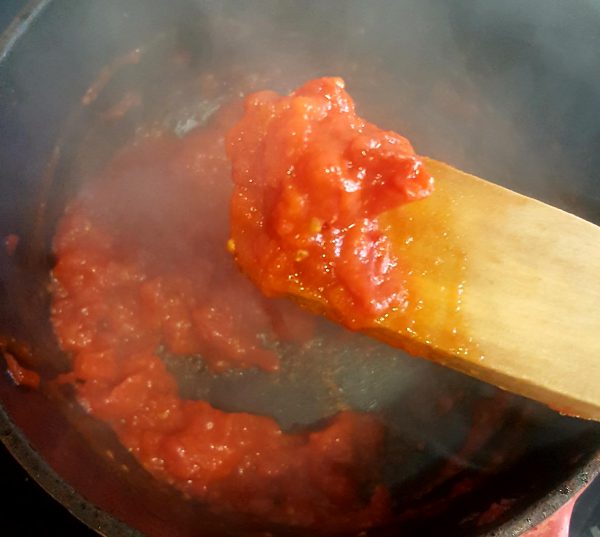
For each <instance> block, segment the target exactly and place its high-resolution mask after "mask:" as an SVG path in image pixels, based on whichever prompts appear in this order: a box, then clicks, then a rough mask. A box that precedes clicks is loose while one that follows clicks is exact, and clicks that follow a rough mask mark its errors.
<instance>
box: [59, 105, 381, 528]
mask: <svg viewBox="0 0 600 537" xmlns="http://www.w3.org/2000/svg"><path fill="white" fill-rule="evenodd" d="M240 113H241V110H240V109H239V108H237V107H236V106H232V107H230V108H228V109H226V110H224V111H223V112H222V113H220V114H218V115H217V116H216V117H215V118H214V119H213V120H212V121H211V122H210V124H209V125H207V126H204V127H201V128H197V129H196V130H194V131H191V132H190V133H188V134H187V135H186V136H185V137H183V138H181V139H180V138H177V137H176V136H174V135H170V134H160V135H156V134H152V135H147V136H142V137H140V138H139V139H138V140H137V141H136V142H134V143H132V144H131V145H130V146H128V147H126V148H124V149H123V150H122V151H121V152H120V153H119V154H118V155H117V156H116V157H115V158H114V159H113V160H112V161H111V162H110V163H109V164H108V165H107V166H106V167H105V169H104V170H102V171H101V172H100V173H99V174H98V177H96V178H95V180H92V181H89V182H88V183H87V184H86V186H85V187H84V188H83V189H82V191H81V193H80V194H79V195H78V196H77V197H76V198H75V199H74V200H73V201H72V202H71V203H70V205H69V206H68V208H67V209H66V211H65V214H64V216H63V218H62V220H61V221H60V223H59V226H58V229H57V232H56V235H55V239H54V251H55V254H56V259H57V261H56V265H55V267H54V269H53V291H52V322H53V326H54V330H55V333H56V335H57V338H58V341H59V343H60V345H61V347H62V348H63V349H64V350H65V351H68V352H69V353H70V355H71V356H72V364H73V371H72V372H71V373H70V374H68V375H65V376H63V377H62V378H63V379H64V380H66V381H70V382H72V383H73V386H74V387H75V389H76V393H77V396H78V399H79V401H80V402H81V404H82V405H83V406H84V407H85V408H86V409H88V411H89V412H90V413H91V414H93V415H94V416H96V417H98V418H99V419H102V420H104V421H106V422H107V423H108V424H110V426H111V427H112V428H113V429H114V430H115V432H116V433H117V435H118V436H119V438H120V440H121V442H122V443H123V444H124V446H125V447H126V448H127V449H128V450H130V452H131V453H132V454H133V455H134V456H135V457H136V458H137V459H138V460H139V461H140V463H141V464H142V465H143V466H144V467H145V468H146V469H147V470H148V471H150V472H151V473H152V474H153V475H154V476H156V477H157V478H158V479H160V480H163V481H165V482H167V483H170V484H171V485H173V486H174V487H177V488H178V489H180V490H181V491H183V492H185V493H187V494H189V495H191V496H193V497H196V498H198V499H200V500H201V501H204V502H206V503H208V504H209V505H210V506H212V508H213V509H215V510H225V511H227V510H234V511H237V512H242V513H248V514H251V515H256V516H258V517H260V518H261V519H263V520H265V521H270V522H278V523H285V524H291V525H298V526H304V527H313V528H319V529H325V530H331V531H337V530H344V529H345V530H359V529H362V528H368V527H371V526H375V525H378V524H381V523H383V522H384V521H385V520H386V519H387V518H388V516H389V513H390V506H389V503H390V502H389V494H388V491H387V490H386V488H385V487H384V486H383V485H381V484H380V475H379V474H380V471H381V461H382V455H383V443H384V437H385V428H384V426H383V425H382V423H381V422H380V421H379V420H378V419H377V418H376V417H375V416H373V415H370V414H366V413H359V412H352V411H344V412H341V413H339V414H337V415H335V416H333V417H331V418H330V419H329V420H328V421H326V422H325V423H324V424H319V425H318V426H315V427H314V428H311V429H310V430H304V431H300V432H296V433H287V432H284V431H283V430H282V429H281V427H280V426H279V425H278V424H277V422H276V421H275V420H273V419H272V418H270V417H265V416H259V415H253V414H249V413H244V412H224V411H222V410H219V409H217V408H214V407H213V406H211V405H210V404H209V403H208V402H205V401H199V400H187V399H183V398H182V397H181V396H180V395H179V390H178V386H177V382H176V379H175V378H174V377H173V376H172V374H171V373H170V372H169V371H168V370H167V368H166V365H165V363H164V362H163V358H164V357H165V356H169V357H170V358H176V357H178V356H190V355H194V356H197V357H198V359H202V360H203V361H204V363H205V364H206V365H207V367H209V368H210V369H211V370H212V371H213V372H215V373H220V372H225V371H229V370H232V369H236V370H239V369H247V368H259V369H262V370H263V371H265V372H267V373H273V372H276V371H277V369H278V368H279V357H278V355H277V353H276V352H275V351H274V350H273V349H274V347H273V345H271V344H270V343H272V342H274V341H279V340H285V341H305V340H306V339H307V338H310V336H311V332H312V323H313V321H312V318H310V317H309V316H308V315H307V314H305V313H303V312H302V311H300V310H299V309H298V308H296V307H295V306H294V305H290V304H288V303H286V302H285V301H280V300H271V299H267V298H265V297H264V296H263V295H262V294H261V293H260V292H259V290H258V289H256V288H255V286H254V285H253V284H252V283H251V282H250V281H248V280H247V279H246V278H245V277H244V276H243V275H241V274H240V273H239V270H238V269H237V267H236V265H235V263H234V261H233V259H232V257H231V255H230V254H229V253H228V252H227V247H226V244H227V239H228V237H229V232H228V227H229V214H228V207H229V202H230V198H231V191H232V185H231V181H230V173H231V171H230V165H229V162H228V159H227V157H226V154H225V145H224V138H225V134H224V133H225V132H226V131H227V130H228V129H229V128H230V127H231V125H232V124H233V121H234V117H235V118H237V117H239V114H240ZM370 210H371V209H369V211H370ZM230 247H231V245H230Z"/></svg>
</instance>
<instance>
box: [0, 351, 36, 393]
mask: <svg viewBox="0 0 600 537" xmlns="http://www.w3.org/2000/svg"><path fill="white" fill-rule="evenodd" d="M2 356H3V357H4V360H5V362H6V370H7V371H8V374H9V375H10V378H11V379H12V380H13V382H14V383H15V384H16V385H17V386H25V387H27V388H32V389H37V388H38V387H39V385H40V376H39V374H38V373H36V372H35V371H32V370H31V369H27V368H26V367H23V366H22V365H21V364H20V363H19V362H18V361H17V359H16V358H15V357H14V356H13V355H12V354H11V353H10V352H7V351H4V352H3V353H2Z"/></svg>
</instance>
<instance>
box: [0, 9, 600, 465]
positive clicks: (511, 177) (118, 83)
mask: <svg viewBox="0 0 600 537" xmlns="http://www.w3.org/2000/svg"><path fill="white" fill-rule="evenodd" d="M127 6H129V7H124V6H123V3H121V2H119V1H113V2H81V3H76V5H73V6H72V8H71V11H69V21H67V23H68V24H69V25H72V27H73V28H75V27H77V26H78V25H80V26H81V27H83V28H85V29H87V30H90V29H91V30H90V31H89V32H82V35H81V36H77V37H74V38H73V42H71V41H69V40H68V39H67V38H66V37H65V38H64V39H63V38H60V31H61V30H60V28H58V27H57V29H56V35H54V36H50V37H43V36H42V37H41V38H39V39H48V42H47V43H42V46H40V47H38V48H42V49H43V51H44V52H43V53H42V54H40V55H39V56H37V55H36V56H35V57H33V58H31V61H32V63H30V64H23V65H20V66H18V67H16V68H15V70H14V72H13V76H14V83H15V88H16V90H17V91H18V92H20V94H21V95H22V99H23V100H24V101H23V107H22V110H24V112H23V116H22V117H21V118H20V121H21V131H20V132H19V133H17V134H19V136H18V137H16V139H17V140H20V141H21V143H24V142H23V140H24V139H27V137H26V135H25V134H24V133H26V132H27V131H28V129H30V130H31V131H35V130H38V129H49V130H50V133H51V136H50V137H49V138H48V139H47V140H46V142H44V143H46V145H47V147H41V148H40V149H39V151H43V150H47V151H48V152H49V150H50V146H49V142H48V140H50V141H52V140H54V139H55V138H56V136H58V127H57V126H58V125H60V124H61V123H62V122H63V121H62V118H63V117H66V115H67V113H68V109H69V107H71V106H73V103H79V102H80V100H81V97H82V96H83V95H84V94H85V92H86V89H87V88H89V87H90V85H91V83H92V82H93V80H94V77H95V76H97V73H98V72H100V70H101V68H102V67H104V66H105V65H106V64H107V63H108V62H110V61H112V60H114V59H115V58H117V57H120V56H122V55H124V54H127V53H129V52H130V51H132V50H135V49H136V48H138V47H143V48H144V51H145V52H144V56H143V57H142V59H141V61H140V63H139V65H138V64H136V65H132V66H130V69H129V68H128V69H125V70H123V71H120V72H119V73H117V74H116V75H115V77H114V79H112V80H111V81H110V83H108V84H107V85H106V87H105V89H104V90H103V91H102V94H101V95H99V96H98V99H97V101H94V106H95V107H97V109H96V108H90V110H89V111H86V112H85V113H84V120H86V121H89V122H95V121H97V120H98V118H101V114H100V113H96V112H102V111H107V110H111V106H113V105H115V103H118V102H120V99H122V98H123V96H124V95H127V92H128V91H131V89H132V88H133V89H135V90H136V91H139V92H140V93H139V95H140V97H139V105H136V106H132V107H130V108H129V109H127V110H126V111H125V113H124V114H123V118H122V120H121V121H119V122H113V123H111V122H110V121H108V122H107V121H105V120H102V121H104V123H101V128H100V130H99V131H97V132H95V133H93V134H92V135H89V136H87V138H85V139H84V140H83V143H82V139H81V138H77V137H75V138H73V139H72V140H71V142H72V143H73V144H75V143H77V144H78V145H86V146H87V151H86V153H85V156H86V158H87V164H86V166H84V167H78V168H76V169H75V171H72V172H71V174H70V176H71V186H73V188H75V186H76V183H78V182H80V181H81V180H83V178H84V177H85V176H86V174H85V173H84V170H85V169H91V170H93V168H94V167H96V168H97V167H98V166H100V165H101V164H102V163H103V162H105V161H106V160H107V159H108V157H109V156H110V154H111V152H113V151H115V150H116V149H118V147H119V144H121V143H123V142H125V141H126V139H127V138H128V137H129V138H132V137H134V136H135V135H136V130H137V128H138V126H139V125H140V124H156V125H159V124H160V125H162V126H164V124H167V125H172V127H173V130H174V131H176V132H177V134H179V135H183V134H185V132H187V131H188V130H189V128H190V127H193V126H196V125H201V124H202V123H203V122H204V121H206V120H207V119H208V117H209V116H210V115H211V114H212V113H214V111H215V109H216V108H217V107H218V106H219V105H220V104H222V102H224V100H225V99H224V98H223V95H226V96H227V97H235V96H238V97H239V89H236V88H237V87H238V86H236V84H237V83H241V84H242V86H243V88H244V91H250V90H258V89H266V88H268V89H274V90H277V91H280V92H287V91H290V90H292V89H293V88H294V87H296V86H298V85H299V84H301V83H302V82H304V81H305V80H306V79H308V78H314V77H317V76H324V75H338V76H342V77H343V78H345V79H346V82H347V86H348V90H349V92H350V94H351V95H352V96H353V97H354V98H355V100H356V102H357V105H358V110H359V112H360V114H361V115H363V116H364V117H366V118H367V119H369V120H370V121H372V122H374V123H377V124H379V125H381V126H382V127H385V128H388V129H393V130H397V131H398V132H400V133H401V134H404V135H406V136H407V137H408V138H409V139H411V140H412V141H413V143H414V146H415V148H416V150H417V152H419V153H421V154H424V155H428V156H431V157H434V158H438V159H440V160H444V161H447V162H449V163H450V164H453V165H455V166H457V167H459V168H462V169H465V170H467V171H470V172H472V173H475V174H477V175H481V176H483V177H485V178H487V179H489V180H492V181H495V182H498V183H500V184H503V185H505V186H508V187H510V188H512V189H515V190H517V191H520V192H523V193H525V194H528V195H533V196H536V197H538V198H541V199H543V200H545V201H548V202H550V203H553V204H555V205H559V206H561V207H564V208H566V209H568V210H571V211H573V212H576V213H579V214H581V215H582V216H585V217H588V218H596V219H600V211H599V210H598V208H600V188H599V186H598V185H599V184H600V180H599V178H598V172H597V170H599V169H600V151H598V147H599V144H600V64H599V61H598V51H600V31H599V30H598V28H600V9H598V4H597V3H595V2H594V1H593V0H581V1H575V0H571V1H568V2H558V1H554V0H530V1H528V2H523V0H504V1H502V2H472V1H468V0H446V1H440V0H438V1H436V0H403V1H398V0H387V1H384V0H373V1H369V2H367V1H366V0H361V1H358V0H355V1H340V2H338V1H335V2H321V1H316V0H310V1H275V0H265V1H263V2H260V3H257V2H222V1H200V0H193V1H188V2H185V1H180V2H176V1H171V2H164V1H163V0H156V1H152V2H150V1H139V2H134V3H128V4H127ZM132 6H137V7H132ZM47 9H48V14H47V16H48V17H54V18H55V19H58V18H60V17H59V14H58V12H55V11H54V10H55V9H58V8H55V7H54V6H53V5H51V6H50V7H49V8H47ZM77 20H79V21H80V22H79V23H74V22H72V21H77ZM84 36H85V37H84ZM53 37H54V41H53ZM53 43H54V44H53ZM179 53H183V56H182V57H183V58H184V64H183V65H184V66H183V67H182V68H181V69H179V70H175V71H173V72H174V73H176V74H173V75H172V76H171V75H169V76H165V70H164V65H165V63H166V62H168V61H171V60H172V59H173V58H174V56H175V55H176V54H179ZM169 73H171V71H169ZM211 77H212V80H213V82H214V83H213V84H212V86H211V85H210V83H209V82H208V81H209V80H211ZM207 88H208V89H207ZM135 95H138V94H137V93H136V94H135ZM136 99H137V97H136ZM49 101H50V102H54V101H56V102H59V103H62V104H60V106H58V107H48V106H47V103H48V102H49ZM136 102H138V101H136ZM61 114H62V115H61ZM138 134H139V133H138ZM35 143H36V144H39V143H40V142H38V141H37V139H36V141H35ZM69 153H70V152H69ZM3 160H4V158H3ZM90 163H91V164H90ZM29 172H30V173H31V175H32V177H34V176H35V174H36V173H37V174H38V176H39V173H40V172H41V170H29ZM34 172H35V173H34ZM89 173H90V174H91V172H89ZM59 179H60V180H61V181H62V180H64V179H65V176H61V177H60V178H59ZM133 183H139V182H138V181H133ZM69 194H72V191H71V192H70V193H69ZM143 195H144V194H143V192H142V191H140V190H139V189H136V190H135V191H132V192H131V195H129V196H127V199H128V200H132V201H134V200H136V199H138V200H139V199H140V196H143ZM143 201H144V202H149V200H148V199H145V200H143ZM159 202H160V200H159ZM594 203H595V205H594ZM55 206H56V207H59V208H60V207H61V201H60V200H59V201H57V202H56V203H55ZM590 207H591V209H589V208H590ZM594 211H596V212H594ZM147 212H148V214H152V211H151V210H148V211H147ZM55 216H56V215H55ZM158 224H160V225H166V223H164V222H157V225H158ZM363 344H364V345H367V344H366V343H363ZM349 346H350V345H349ZM369 353H371V354H373V355H378V353H379V354H381V355H382V358H381V359H380V360H378V359H377V357H375V358H374V359H373V360H372V361H370V362H368V364H367V363H366V362H364V361H361V360H359V363H358V364H357V363H356V362H354V366H353V370H354V371H355V372H356V373H357V374H356V375H354V376H353V375H347V376H346V377H344V374H343V372H342V367H343V365H341V364H340V365H339V368H340V370H339V371H338V370H337V369H336V370H335V371H334V372H333V373H335V375H338V376H339V377H340V378H341V380H340V383H343V384H344V386H343V387H344V388H345V389H347V390H348V392H351V395H350V396H349V397H348V399H349V400H350V401H351V402H352V404H353V406H354V407H357V408H363V409H364V410H382V409H392V410H393V409H400V412H402V410H403V408H404V407H403V401H409V402H410V404H411V408H413V409H415V412H416V413H415V415H418V410H419V408H420V401H415V386H419V385H421V384H422V383H423V382H424V380H426V379H430V378H433V377H435V380H431V381H430V384H437V383H439V384H440V385H442V389H444V388H443V387H444V386H446V385H450V386H451V387H452V390H454V389H455V388H456V389H457V390H458V389H459V388H458V387H456V384H460V386H462V387H464V388H465V390H471V392H472V393H478V394H480V395H481V396H482V397H487V396H488V395H489V394H488V391H489V390H490V389H489V388H487V387H481V386H480V385H477V384H475V383H474V381H470V380H469V379H466V378H463V377H462V376H461V377H455V376H454V374H451V373H440V375H437V373H435V372H433V371H434V369H435V366H432V365H431V364H426V363H425V362H423V363H421V362H413V361H410V359H408V358H405V357H403V356H402V355H401V354H399V353H397V354H396V356H397V357H396V358H394V360H392V359H390V357H389V356H388V355H387V354H388V352H387V351H385V350H383V351H380V350H369ZM365 354H368V353H367V352H366V351H365ZM359 358H360V357H359ZM345 363H347V362H345ZM407 364H409V365H408V366H407ZM396 366H397V367H398V369H394V371H393V372H390V367H393V368H395V367H396ZM336 367H337V366H336ZM407 370H410V374H409V375H408V376H407V375H406V371H407ZM444 375H447V377H445V376H444ZM232 378H233V377H232ZM390 379H392V380H393V382H392V380H390ZM457 379H458V380H457ZM226 381H227V379H225V380H221V381H220V383H221V384H220V387H219V390H220V392H219V393H227V396H229V393H230V392H231V387H232V386H233V387H234V390H235V382H237V381H236V380H235V378H233V380H232V381H231V384H229V385H227V382H226ZM292 382H296V381H295V380H294V379H292ZM265 384H266V383H265ZM460 389H462V388H460ZM280 391H281V390H280ZM248 393H249V392H246V393H245V395H244V397H245V398H246V399H244V401H243V405H242V406H243V407H244V408H247V403H248V401H256V405H255V407H256V409H257V411H258V410H260V409H261V408H267V406H268V405H267V404H266V403H264V406H263V407H261V402H260V400H259V398H260V397H261V396H263V395H264V394H267V395H264V396H265V397H266V398H268V397H269V395H268V386H266V385H261V386H260V387H259V388H257V390H256V392H252V393H251V394H250V395H248ZM261 394H262V395H261ZM305 395H306V394H305V393H302V394H300V396H301V397H300V402H299V403H298V404H297V405H296V406H297V407H298V408H300V407H301V403H302V401H301V399H302V397H305ZM285 396H286V394H285V393H284V394H283V397H285ZM267 400H268V399H265V401H267ZM226 404H229V406H230V407H232V408H234V407H235V406H236V405H235V402H231V401H230V402H229V403H224V404H223V406H226ZM431 406H433V403H431ZM427 408H430V407H427ZM315 412H317V411H315ZM434 413H435V412H434V411H433V410H432V411H431V413H429V412H423V417H424V419H426V418H427V417H430V415H432V414H434ZM390 414H393V412H391V411H390ZM425 414H427V416H425ZM455 416H456V414H455ZM284 418H285V416H281V419H282V420H283V419H284ZM300 419H301V418H300V417H299V418H298V421H299V420H300ZM311 419H313V418H312V416H311ZM453 419H454V418H453ZM468 419H469V418H468V417H465V419H464V422H468ZM427 425H428V427H429V429H426V431H427V432H429V431H432V435H435V432H436V431H435V429H436V428H437V424H433V423H428V424H427ZM403 426H405V427H407V428H409V429H410V430H403V431H402V430H401V431H400V433H403V434H405V435H408V436H410V435H411V434H412V435H413V436H416V437H418V438H421V437H422V436H423V435H422V434H421V433H422V431H421V429H422V427H423V425H422V423H421V422H419V421H418V420H417V421H416V422H414V421H413V422H409V423H408V424H406V423H404V424H403V425H397V427H398V428H399V429H400V428H401V427H403ZM461 426H463V427H464V426H465V425H464V423H463V424H462V425H461V424H456V430H459V429H460V427H461ZM449 435H450V436H452V435H451V434H449ZM452 442H455V438H454V437H453V438H452ZM452 442H451V441H450V440H449V441H448V443H449V444H450V443H452ZM451 447H456V446H446V447H444V446H442V447H440V451H442V452H443V453H444V454H446V452H445V451H444V450H445V449H448V450H450V448H451Z"/></svg>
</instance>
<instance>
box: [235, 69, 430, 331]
mask: <svg viewBox="0 0 600 537" xmlns="http://www.w3.org/2000/svg"><path fill="white" fill-rule="evenodd" d="M227 150H228V154H229V157H230V158H231V161H232V167H233V180H234V183H235V188H234V192H233V197H232V204H231V243H230V244H231V245H232V250H234V255H235V259H236V261H237V262H238V264H239V265H240V266H241V268H242V269H243V270H244V272H245V273H246V274H247V275H248V276H249V277H250V278H251V279H252V280H253V281H254V283H255V284H257V285H258V286H259V287H260V289H261V290H262V291H263V292H264V293H265V294H266V295H267V296H288V295H289V296H293V297H296V298H300V299H302V300H303V301H304V302H305V303H307V304H308V305H311V304H317V305H322V304H326V305H327V306H326V307H327V312H328V315H329V316H330V317H333V318H334V319H335V320H337V321H339V322H341V323H343V324H345V325H346V326H348V327H350V328H364V327H365V326H368V325H369V324H370V323H371V321H372V320H373V319H374V318H379V317H381V316H382V315H384V314H385V313H386V312H387V311H389V310H390V309H392V308H400V309H402V308H404V307H405V306H406V300H407V290H406V286H405V278H406V268H405V267H403V266H402V264H401V260H399V259H398V258H397V257H396V256H395V255H394V253H393V252H392V248H391V243H390V240H389V238H388V237H387V236H386V234H385V233H384V230H382V229H380V226H379V222H378V220H377V217H378V216H379V215H380V214H381V213H383V212H385V211H387V210H390V209H392V208H395V207H398V206H399V205H402V204H404V203H407V202H411V201H415V200H419V199H421V198H424V197H425V196H427V195H428V194H430V193H431V192H432V190H433V178H432V177H431V176H430V175H429V174H428V173H427V171H426V170H425V168H424V166H423V162H422V160H421V159H420V158H419V157H418V156H417V155H416V154H415V152H414V150H413V148H412V146H411V145H410V143H409V141H408V140H407V139H406V138H403V137H402V136H400V135H398V134H396V133H394V132H391V131H384V130H381V129H380V128H378V127H376V126H375V125H373V124H371V123H368V122H367V121H365V120H364V119H362V118H360V117H359V116H358V115H357V114H356V111H355V106H354V102H353V101H352V99H351V97H350V96H349V95H348V93H347V92H346V91H345V89H344V82H343V80H342V79H340V78H321V79H317V80H313V81H310V82H308V83H306V84H305V85H304V86H302V87H300V88H299V89H297V90H296V91H294V92H293V93H291V94H290V95H289V96H280V95H278V94H276V93H274V92H271V91H262V92H258V93H255V94H253V95H250V96H249V97H248V98H247V100H246V106H245V113H244V116H243V118H242V119H241V121H240V122H239V123H238V124H237V125H236V126H235V127H234V128H233V129H232V130H231V131H230V132H229V134H228V140H227Z"/></svg>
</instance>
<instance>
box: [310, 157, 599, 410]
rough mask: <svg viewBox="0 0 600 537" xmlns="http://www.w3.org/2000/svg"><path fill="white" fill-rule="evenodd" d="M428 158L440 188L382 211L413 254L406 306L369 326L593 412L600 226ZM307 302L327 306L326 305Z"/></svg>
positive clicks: (467, 369) (404, 254) (471, 371)
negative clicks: (393, 208)
mask: <svg viewBox="0 0 600 537" xmlns="http://www.w3.org/2000/svg"><path fill="white" fill-rule="evenodd" d="M425 162H426V163H427V165H428V170H429V171H430V173H431V174H432V175H433V176H434V177H435V181H436V189H435V192H434V193H433V194H432V195H431V196H429V197H428V198H426V199H424V200H421V201H418V202H414V203H410V204H407V205H403V206H401V207H400V208H399V209H396V210H394V211H390V212H389V213H386V214H384V215H382V216H381V217H380V224H382V225H383V226H385V229H386V233H387V234H388V235H389V236H390V237H391V238H392V239H393V242H394V247H395V248H396V250H397V253H398V258H399V259H403V260H407V262H408V263H409V265H410V269H411V272H410V275H409V278H408V282H407V285H408V288H409V291H410V293H411V295H412V300H411V304H412V305H411V306H410V307H409V309H408V310H406V311H404V312H401V313H400V312H392V313H390V314H388V315H387V316H386V317H385V318H383V319H380V320H378V321H376V323H375V325H374V327H373V328H372V329H369V330H368V332H369V333H370V334H371V335H373V336H375V337H377V338H379V339H381V340H383V341H385V342H387V343H389V344H391V345H394V346H397V347H401V348H403V349H405V350H407V351H408V352H410V353H412V354H415V355H417V356H423V357H426V358H430V359H432V360H434V361H436V362H439V363H441V364H443V365H446V366H449V367H451V368H454V369H457V370H459V371H462V372H464V373H466V374H468V375H471V376H473V377H476V378H479V379H481V380H484V381H487V382H489V383H492V384H495V385H497V386H499V387H501V388H504V389H506V390H510V391H512V392H515V393H518V394H521V395H524V396H526V397H529V398H532V399H536V400H538V401H541V402H543V403H545V404H547V405H549V406H550V407H552V408H554V409H556V410H558V411H560V412H562V413H565V414H569V415H573V416H579V417H583V418H588V419H594V420H600V228H599V227H597V226H595V225H593V224H591V223H589V222H586V221H585V220H582V219H580V218H578V217H576V216H573V215H571V214H568V213H566V212H564V211H561V210H559V209H556V208H553V207H550V206H549V205H546V204H543V203H541V202H539V201H536V200H533V199H530V198H527V197H525V196H522V195H520V194H516V193H515V192H512V191H510V190H507V189H505V188H502V187H499V186H497V185H494V184H492V183H489V182H487V181H484V180H482V179H479V178H477V177H474V176H473V175H469V174H467V173H464V172H461V171H459V170H456V169H454V168H452V167H450V166H448V165H446V164H443V163H441V162H437V161H434V160H430V159H426V160H425ZM299 298H300V297H299ZM300 301H301V302H304V303H305V300H304V299H302V298H300ZM305 305H307V304H306V303H305ZM308 306H309V307H310V308H311V309H314V310H316V311H319V312H321V313H324V314H325V315H327V314H328V311H327V305H326V304H308Z"/></svg>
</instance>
